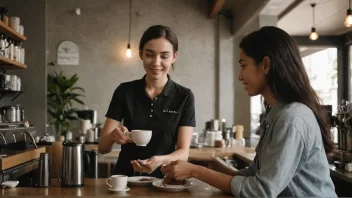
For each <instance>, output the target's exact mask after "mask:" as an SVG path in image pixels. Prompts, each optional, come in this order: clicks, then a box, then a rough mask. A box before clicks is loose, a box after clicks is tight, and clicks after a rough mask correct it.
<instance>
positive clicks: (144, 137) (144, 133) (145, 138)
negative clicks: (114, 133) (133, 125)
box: [126, 130, 152, 146]
mask: <svg viewBox="0 0 352 198" xmlns="http://www.w3.org/2000/svg"><path fill="white" fill-rule="evenodd" d="M126 135H127V136H128V137H130V138H131V139H132V141H133V142H134V143H135V144H136V145H137V146H147V144H148V143H149V141H150V139H151V138H152V131H150V130H132V131H131V132H126Z"/></svg>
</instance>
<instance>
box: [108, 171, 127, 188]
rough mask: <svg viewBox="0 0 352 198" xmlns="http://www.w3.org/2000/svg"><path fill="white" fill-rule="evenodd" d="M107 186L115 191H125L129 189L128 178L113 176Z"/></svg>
mask: <svg viewBox="0 0 352 198" xmlns="http://www.w3.org/2000/svg"><path fill="white" fill-rule="evenodd" d="M106 184H107V185H108V186H109V187H110V188H112V189H114V190H125V189H126V188H127V176H126V175H111V177H110V178H108V179H106Z"/></svg>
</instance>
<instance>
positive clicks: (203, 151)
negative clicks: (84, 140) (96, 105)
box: [85, 144, 255, 161]
mask: <svg viewBox="0 0 352 198" xmlns="http://www.w3.org/2000/svg"><path fill="white" fill-rule="evenodd" d="M85 148H86V149H87V150H91V149H94V150H97V149H98V145H97V144H86V145H85ZM254 152H255V151H254V148H241V147H235V148H213V147H204V148H190V150H189V157H188V160H189V161H208V160H210V159H211V157H220V158H224V157H228V158H229V159H231V158H232V157H233V155H234V154H235V153H237V154H252V153H254ZM119 153H120V151H119V150H113V151H112V152H110V153H107V154H104V155H102V156H103V158H100V161H104V160H105V161H106V160H109V159H111V160H114V161H116V159H117V157H118V155H119Z"/></svg>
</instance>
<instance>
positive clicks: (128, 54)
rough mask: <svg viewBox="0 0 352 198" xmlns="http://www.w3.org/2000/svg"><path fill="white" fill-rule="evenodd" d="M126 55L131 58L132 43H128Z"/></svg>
mask: <svg viewBox="0 0 352 198" xmlns="http://www.w3.org/2000/svg"><path fill="white" fill-rule="evenodd" d="M126 56H127V58H131V56H132V51H131V45H130V44H127V50H126Z"/></svg>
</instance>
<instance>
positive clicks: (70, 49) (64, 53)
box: [57, 41, 79, 65]
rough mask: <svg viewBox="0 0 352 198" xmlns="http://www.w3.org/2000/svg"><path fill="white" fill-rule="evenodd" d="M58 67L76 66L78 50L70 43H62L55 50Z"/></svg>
mask: <svg viewBox="0 0 352 198" xmlns="http://www.w3.org/2000/svg"><path fill="white" fill-rule="evenodd" d="M57 64H58V65H78V64H79V49H78V46H77V45H76V44H75V43H74V42H72V41H63V42H61V43H60V45H59V47H58V48H57Z"/></svg>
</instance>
